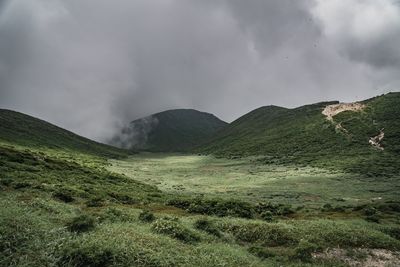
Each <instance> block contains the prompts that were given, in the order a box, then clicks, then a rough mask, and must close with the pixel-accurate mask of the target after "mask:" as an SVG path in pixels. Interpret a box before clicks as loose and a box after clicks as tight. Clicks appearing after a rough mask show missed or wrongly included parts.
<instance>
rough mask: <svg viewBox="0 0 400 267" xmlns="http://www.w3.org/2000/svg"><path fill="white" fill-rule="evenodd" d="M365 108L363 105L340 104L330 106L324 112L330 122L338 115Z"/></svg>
mask: <svg viewBox="0 0 400 267" xmlns="http://www.w3.org/2000/svg"><path fill="white" fill-rule="evenodd" d="M364 108H365V105H364V104H361V103H357V102H355V103H340V104H333V105H328V106H326V107H325V109H324V110H323V111H322V114H324V115H325V116H326V118H327V120H329V121H333V117H334V116H336V115H337V114H339V113H341V112H344V111H361V110H363V109H364Z"/></svg>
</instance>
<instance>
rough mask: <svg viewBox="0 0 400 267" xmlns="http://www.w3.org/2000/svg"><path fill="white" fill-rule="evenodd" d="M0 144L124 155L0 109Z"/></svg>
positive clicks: (123, 151)
mask: <svg viewBox="0 0 400 267" xmlns="http://www.w3.org/2000/svg"><path fill="white" fill-rule="evenodd" d="M0 141H2V142H6V143H9V144H13V145H20V146H24V147H29V148H50V149H60V150H69V151H71V152H74V151H75V152H80V153H84V154H91V155H96V156H104V157H120V156H125V155H127V151H125V150H122V149H118V148H115V147H112V146H108V145H104V144H101V143H98V142H95V141H92V140H89V139H87V138H84V137H82V136H79V135H76V134H74V133H72V132H70V131H67V130H64V129H62V128H60V127H57V126H55V125H53V124H50V123H48V122H45V121H43V120H40V119H37V118H34V117H31V116H29V115H26V114H22V113H19V112H15V111H11V110H5V109H0Z"/></svg>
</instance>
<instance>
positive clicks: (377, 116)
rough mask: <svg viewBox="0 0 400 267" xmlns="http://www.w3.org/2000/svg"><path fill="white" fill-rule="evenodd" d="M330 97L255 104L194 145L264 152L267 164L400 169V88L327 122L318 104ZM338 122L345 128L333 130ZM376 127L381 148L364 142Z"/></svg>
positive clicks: (231, 152)
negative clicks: (291, 105)
mask: <svg viewBox="0 0 400 267" xmlns="http://www.w3.org/2000/svg"><path fill="white" fill-rule="evenodd" d="M334 103H335V102H323V103H317V104H313V105H306V106H302V107H299V108H295V109H286V108H281V107H275V106H268V107H262V108H259V109H256V110H254V111H252V112H250V113H248V114H246V115H244V116H242V117H241V118H239V119H237V120H236V121H234V122H233V123H231V124H230V125H229V126H228V127H226V128H225V129H223V130H222V131H221V132H219V133H218V134H217V135H216V136H214V137H213V138H212V139H211V140H209V141H208V143H206V144H203V145H201V146H199V147H198V149H197V150H198V151H199V152H201V153H208V154H214V155H218V156H220V157H226V158H237V157H246V156H254V155H257V156H262V157H264V159H261V161H262V162H263V163H268V164H270V163H275V164H287V163H289V164H293V163H297V164H299V165H302V166H313V167H320V168H330V169H334V170H342V171H345V172H352V173H355V174H361V175H367V176H370V177H387V176H391V175H397V174H398V173H399V171H400V167H399V166H400V157H399V155H400V154H399V153H400V142H399V140H400V125H399V119H398V118H399V117H400V111H399V109H398V105H399V104H400V93H389V94H386V95H382V96H379V97H375V98H372V99H368V100H365V101H363V103H364V104H365V105H366V108H365V109H364V110H363V111H360V112H349V111H348V112H343V113H340V114H338V115H337V116H335V117H334V118H333V119H334V123H332V122H331V121H328V120H327V119H326V117H325V116H324V115H323V114H322V110H323V109H324V108H325V107H326V106H327V105H329V104H334ZM338 124H341V125H342V127H344V128H345V129H346V130H347V132H345V133H343V132H340V131H338V130H337V129H336V125H338ZM381 129H384V132H385V137H384V139H383V141H382V145H383V147H384V148H385V150H384V151H381V150H379V149H376V148H373V147H372V146H371V145H369V143H368V141H369V138H370V137H373V136H376V135H377V134H379V132H380V130H381ZM282 140H284V141H282Z"/></svg>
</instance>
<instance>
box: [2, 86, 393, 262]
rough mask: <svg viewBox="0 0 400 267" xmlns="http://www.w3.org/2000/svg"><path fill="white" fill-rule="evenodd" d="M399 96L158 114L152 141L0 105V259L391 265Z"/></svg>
mask: <svg viewBox="0 0 400 267" xmlns="http://www.w3.org/2000/svg"><path fill="white" fill-rule="evenodd" d="M399 101H400V94H399V93H391V94H387V95H384V96H379V97H376V98H373V99H369V100H366V101H363V105H364V106H363V109H362V110H359V109H358V108H357V107H359V106H358V105H350V106H349V107H350V109H349V110H345V111H343V112H340V113H338V114H331V113H329V114H330V115H329V116H331V119H329V118H327V116H325V115H324V114H323V113H322V112H323V111H324V109H325V108H326V107H327V106H329V105H337V103H336V102H323V103H317V104H312V105H306V106H303V107H299V108H296V109H287V108H281V107H275V106H268V107H261V108H259V109H256V110H254V111H252V112H250V113H248V114H246V115H244V116H242V117H241V118H239V119H237V120H236V121H234V122H232V123H230V124H226V123H224V122H222V121H220V120H218V119H217V118H216V117H215V116H213V115H210V114H207V113H201V112H197V111H193V110H178V111H176V110H175V111H166V112H164V113H160V114H163V115H162V116H160V115H158V117H157V120H158V122H157V124H158V125H160V127H157V128H154V129H152V136H153V139H151V138H150V139H148V140H150V141H151V142H150V143H147V145H148V147H149V149H148V150H146V149H143V148H142V149H139V148H140V147H137V146H136V147H134V148H130V149H124V148H123V147H122V148H116V147H113V146H110V145H105V144H101V143H98V142H94V141H92V140H89V139H87V138H84V137H81V136H79V135H76V134H74V133H72V132H69V131H67V130H64V129H62V128H59V127H57V126H55V125H52V124H50V123H48V122H45V121H43V120H40V119H37V118H34V117H31V116H28V115H25V114H22V113H18V112H14V111H10V110H0V266H70V267H78V266H82V267H83V266H92V267H100V266H101V267H102V266H127V267H128V266H151V267H153V266H155V267H156V266H157V267H158V266H171V267H172V266H210V267H211V266H213V267H214V266H238V267H239V266H307V267H309V266H332V267H333V266H371V267H372V266H398V265H399V263H400V234H399V233H400V198H399V192H400V157H399V151H400V150H399V145H400V143H399V140H400V139H399V136H400V135H399V132H400V131H399V129H400V125H399V118H400V114H399V110H398V108H397V107H398V103H399ZM333 107H337V106H333ZM354 107H356V108H355V109H356V110H353V109H354ZM186 113H187V114H186ZM162 118H166V119H165V121H163V119H162ZM179 118H185V120H184V123H182V121H181V120H180V119H179ZM197 120H203V121H202V123H201V124H197V123H196V122H197ZM139 121H141V120H139ZM141 122H143V121H141ZM192 124H195V126H193V125H192ZM199 125H202V126H201V127H200V128H202V127H204V129H205V130H204V131H203V132H198V130H196V127H199ZM337 125H341V126H342V127H343V129H346V133H345V134H343V132H342V130H340V129H337ZM142 126H143V125H142ZM142 126H140V127H142ZM161 126H162V127H161ZM135 127H136V126H135ZM137 127H139V126H137ZM143 127H144V126H143ZM221 127H222V128H221ZM382 128H384V129H385V130H384V134H381V133H380V131H381V129H382ZM174 133H179V134H178V135H176V136H175V134H174ZM129 136H130V137H132V135H129ZM374 136H378V137H379V138H377V139H379V140H377V142H378V141H379V144H380V146H382V148H384V149H380V148H378V147H374V146H371V145H370V144H369V140H370V138H371V137H374ZM171 138H172V139H171ZM199 138H200V139H202V140H204V141H203V142H200V141H199V140H200V139H199ZM121 140H122V139H121ZM121 140H120V141H121ZM123 140H125V139H123ZM171 140H172V141H173V142H172V141H171ZM182 140H184V141H185V142H184V143H181V141H182ZM174 144H179V145H177V146H176V147H175V145H174ZM157 147H158V148H160V150H161V151H157V152H155V150H157ZM171 150H172V151H171Z"/></svg>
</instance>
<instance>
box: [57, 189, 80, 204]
mask: <svg viewBox="0 0 400 267" xmlns="http://www.w3.org/2000/svg"><path fill="white" fill-rule="evenodd" d="M53 197H54V198H56V199H58V200H61V201H63V202H65V203H69V202H72V201H74V200H75V199H74V197H73V195H72V192H71V190H68V189H65V188H62V189H59V190H58V191H57V192H54V193H53Z"/></svg>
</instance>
